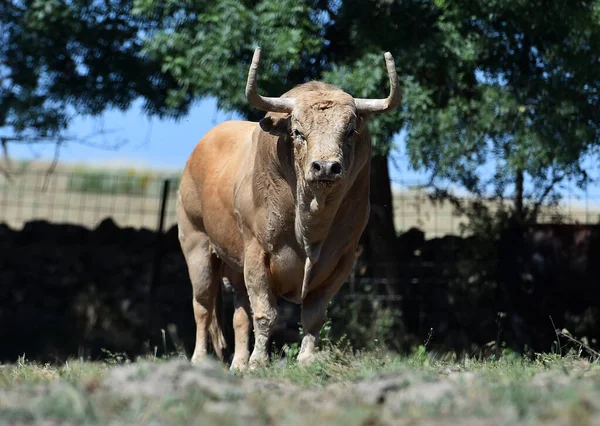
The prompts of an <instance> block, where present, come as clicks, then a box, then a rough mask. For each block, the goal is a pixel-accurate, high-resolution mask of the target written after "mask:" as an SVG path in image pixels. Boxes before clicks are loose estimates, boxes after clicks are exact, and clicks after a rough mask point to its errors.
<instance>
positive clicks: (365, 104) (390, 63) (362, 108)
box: [354, 52, 402, 114]
mask: <svg viewBox="0 0 600 426" xmlns="http://www.w3.org/2000/svg"><path fill="white" fill-rule="evenodd" d="M383 56H384V57H385V65H386V67H387V72H388V76H389V77H390V95H389V96H388V97H387V98H386V99H359V98H354V103H355V104H356V111H357V112H362V113H367V112H370V113H374V114H379V113H382V112H386V111H389V110H392V109H394V108H396V107H398V105H400V102H401V101H402V93H400V87H399V85H398V76H397V75H396V65H395V64H394V58H393V57H392V54H391V53H390V52H385V54H384V55H383Z"/></svg>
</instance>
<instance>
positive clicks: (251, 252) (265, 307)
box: [244, 240, 277, 368]
mask: <svg viewBox="0 0 600 426" xmlns="http://www.w3.org/2000/svg"><path fill="white" fill-rule="evenodd" d="M244 280H245V282H246V288H247V289H248V297H249V299H250V308H251V309H252V319H253V324H254V349H253V350H252V355H250V367H251V368H255V367H257V366H261V365H266V363H267V361H268V347H267V344H268V341H269V338H270V337H271V333H272V331H273V328H274V327H275V322H276V321H277V300H276V298H275V296H274V294H273V289H272V286H271V281H270V278H269V271H268V258H267V254H266V253H265V252H264V250H263V249H262V247H261V246H260V244H258V242H257V241H256V240H253V241H252V242H251V243H250V244H249V245H248V246H247V247H246V252H245V256H244Z"/></svg>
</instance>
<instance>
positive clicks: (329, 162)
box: [246, 47, 402, 188]
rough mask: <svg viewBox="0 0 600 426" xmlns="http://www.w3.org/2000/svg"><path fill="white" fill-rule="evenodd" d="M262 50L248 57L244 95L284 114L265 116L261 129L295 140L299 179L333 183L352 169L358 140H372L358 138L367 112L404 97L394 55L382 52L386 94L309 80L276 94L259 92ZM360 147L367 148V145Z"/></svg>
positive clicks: (389, 106) (385, 107)
mask: <svg viewBox="0 0 600 426" xmlns="http://www.w3.org/2000/svg"><path fill="white" fill-rule="evenodd" d="M260 52H261V50H260V47H258V48H256V50H255V52H254V57H253V58H252V64H251V66H250V70H249V73H248V80H247V84H246V97H247V99H248V101H249V102H250V104H251V105H253V106H254V107H256V108H258V109H260V110H263V111H268V112H271V113H283V114H286V115H285V116H283V117H276V116H273V114H270V115H268V116H267V117H265V118H264V119H263V120H261V123H260V126H261V128H262V129H263V130H264V131H267V132H270V133H271V134H275V135H278V136H281V135H287V136H289V138H290V139H291V140H292V141H293V151H294V163H295V168H296V174H297V177H298V179H299V180H300V181H303V182H302V183H306V184H307V185H308V186H309V187H315V188H317V187H318V188H331V187H335V186H337V184H339V183H341V182H343V181H344V178H345V177H346V176H348V175H349V174H351V171H352V166H353V163H354V162H355V157H356V155H357V154H356V153H357V152H360V151H361V150H360V149H358V147H357V146H356V143H362V144H370V143H371V142H370V139H369V138H363V137H360V136H361V133H362V132H363V131H364V128H365V121H366V117H367V116H368V115H369V114H379V113H383V112H386V111H389V110H392V109H394V108H396V107H397V106H398V105H399V104H400V101H401V98H402V96H401V93H400V88H399V86H398V78H397V76H396V68H395V65H394V59H393V58H392V55H391V54H390V53H389V52H386V53H385V55H384V56H385V61H386V66H387V71H388V75H389V80H390V94H389V96H388V97H387V98H386V99H358V98H353V97H352V96H351V95H349V94H347V93H345V92H344V91H342V90H340V89H339V88H337V87H335V86H331V85H326V84H323V83H313V88H312V89H313V90H296V89H292V90H291V91H290V92H288V93H287V94H286V95H285V97H279V98H275V97H264V96H261V95H260V94H259V93H258V91H257V82H256V80H257V78H256V71H257V68H258V64H259V62H260ZM309 86H310V83H309ZM305 89H308V87H305ZM362 152H365V153H367V152H370V147H369V149H368V150H367V149H362ZM363 160H365V158H363Z"/></svg>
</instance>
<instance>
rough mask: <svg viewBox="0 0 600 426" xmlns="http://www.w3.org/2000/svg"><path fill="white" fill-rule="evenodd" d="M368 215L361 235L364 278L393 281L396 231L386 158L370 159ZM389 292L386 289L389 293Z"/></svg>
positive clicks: (389, 290) (394, 275) (394, 274)
mask: <svg viewBox="0 0 600 426" xmlns="http://www.w3.org/2000/svg"><path fill="white" fill-rule="evenodd" d="M370 199H371V215H370V216H369V223H368V224H367V228H366V229H365V232H364V233H363V237H362V244H363V247H364V252H363V256H364V258H365V261H366V263H367V272H366V274H365V275H368V276H371V277H375V278H390V279H393V278H396V262H395V260H396V259H395V252H396V250H395V249H396V231H395V228H394V209H393V197H392V188H391V183H390V174H389V169H388V159H387V157H386V156H377V157H373V158H372V160H371V189H370ZM389 292H391V289H390V288H388V293H389Z"/></svg>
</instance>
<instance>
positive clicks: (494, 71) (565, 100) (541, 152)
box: [406, 0, 600, 213]
mask: <svg viewBox="0 0 600 426" xmlns="http://www.w3.org/2000/svg"><path fill="white" fill-rule="evenodd" d="M436 4H437V5H438V7H439V12H440V16H439V19H438V21H437V23H436V25H435V28H436V31H439V34H440V35H442V36H443V39H444V42H443V43H442V49H443V50H442V52H440V54H441V55H442V56H444V57H446V58H451V59H452V61H451V63H452V66H450V67H449V68H447V69H446V73H447V76H448V79H447V83H446V84H445V85H442V86H440V85H439V82H435V81H432V80H430V79H420V78H416V79H415V80H411V81H410V84H407V86H408V87H407V93H406V100H407V101H406V105H407V112H406V119H407V123H408V126H407V131H408V135H407V149H408V152H409V155H410V157H411V161H412V164H413V165H414V166H415V167H416V168H419V169H424V170H431V173H432V178H433V180H434V182H435V181H438V182H439V181H444V180H445V181H450V182H454V183H458V184H459V185H462V186H463V187H464V188H466V189H468V190H469V191H472V192H474V193H475V194H478V195H481V194H483V193H485V192H487V193H488V194H491V195H494V196H497V197H506V196H511V195H512V196H513V197H517V198H519V199H520V200H522V199H523V198H524V197H525V198H526V197H529V198H531V199H532V200H533V201H532V202H533V204H534V206H535V204H536V203H541V202H543V201H544V200H545V199H546V198H547V197H548V196H549V195H551V194H552V192H553V189H554V187H555V185H556V184H557V183H559V182H561V181H562V180H564V179H573V180H575V181H576V182H577V183H578V184H579V185H581V186H584V185H585V184H586V183H587V182H588V181H589V176H588V173H587V171H586V170H585V169H584V168H583V167H582V166H581V160H582V157H583V156H584V155H587V154H591V153H595V152H597V151H596V150H597V148H598V145H599V142H600V132H599V130H598V126H597V123H598V121H599V119H600V116H599V115H598V114H599V113H598V111H599V109H598V106H599V105H598V102H600V99H599V98H598V96H597V90H598V88H600V69H599V68H598V67H597V61H598V54H597V52H595V51H594V50H593V48H592V46H595V45H597V44H598V42H599V41H600V20H599V19H598V17H599V15H598V12H599V10H600V2H597V1H592V2H574V3H572V2H568V3H567V2H563V1H559V2H552V3H551V4H549V3H547V2H543V1H531V2H522V1H517V2H514V1H504V0H497V1H492V2H489V1H475V2H469V3H465V2H459V1H452V0H448V1H439V2H437V3H436ZM484 167H485V168H491V169H492V170H493V172H492V173H488V175H487V176H486V173H484ZM519 174H523V175H524V178H525V180H526V182H529V183H531V184H532V185H531V186H532V190H531V192H529V193H526V194H523V195H521V194H519V191H516V190H515V189H514V184H515V181H516V179H517V176H519ZM516 201H519V200H516ZM515 208H518V207H515ZM530 212H531V213H534V212H536V208H535V207H534V208H533V209H532V210H531V211H530Z"/></svg>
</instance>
